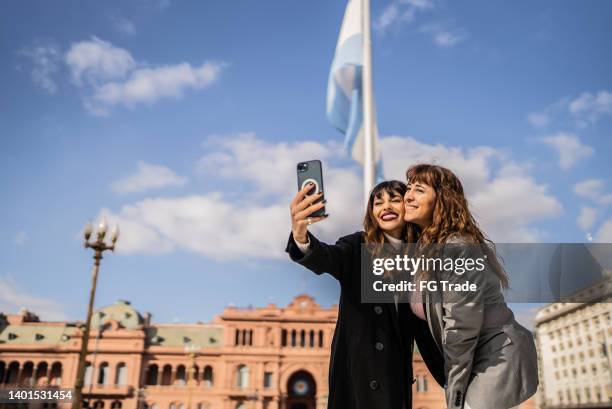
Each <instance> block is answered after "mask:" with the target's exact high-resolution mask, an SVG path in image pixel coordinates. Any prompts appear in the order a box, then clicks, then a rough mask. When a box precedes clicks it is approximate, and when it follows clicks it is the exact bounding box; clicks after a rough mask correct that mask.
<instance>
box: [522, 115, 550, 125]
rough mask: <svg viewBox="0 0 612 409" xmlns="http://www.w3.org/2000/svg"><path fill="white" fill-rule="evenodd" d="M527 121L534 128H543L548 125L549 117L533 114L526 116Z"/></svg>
mask: <svg viewBox="0 0 612 409" xmlns="http://www.w3.org/2000/svg"><path fill="white" fill-rule="evenodd" d="M527 121H528V122H529V123H530V124H531V125H532V126H534V127H536V128H545V127H546V126H547V125H548V124H549V123H550V117H549V115H548V114H546V113H542V112H539V113H538V112H533V113H531V114H528V115H527Z"/></svg>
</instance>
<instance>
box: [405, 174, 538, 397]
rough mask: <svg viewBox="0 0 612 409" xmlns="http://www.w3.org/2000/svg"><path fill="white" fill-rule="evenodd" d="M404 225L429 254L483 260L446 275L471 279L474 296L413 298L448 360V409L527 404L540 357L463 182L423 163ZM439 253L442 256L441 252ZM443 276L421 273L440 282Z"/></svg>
mask: <svg viewBox="0 0 612 409" xmlns="http://www.w3.org/2000/svg"><path fill="white" fill-rule="evenodd" d="M406 179H407V181H408V184H407V190H406V193H405V195H404V204H405V212H404V220H406V222H407V223H408V224H407V229H406V232H407V241H408V242H410V243H416V248H417V252H418V251H419V250H420V251H421V253H420V254H426V253H427V252H428V251H429V252H431V250H432V248H433V247H435V246H437V247H436V251H443V252H444V254H443V255H444V256H445V257H451V258H452V259H454V260H459V259H463V260H467V259H474V260H476V259H478V258H482V257H483V256H484V259H485V260H486V261H485V263H484V266H485V267H484V269H482V270H480V271H479V269H472V270H471V271H470V270H465V271H463V270H462V271H457V269H456V268H455V271H449V272H442V274H443V278H444V280H448V281H449V282H451V283H464V282H466V281H469V282H470V283H474V284H476V286H477V290H476V291H474V292H469V291H465V292H464V291H441V290H440V285H438V288H437V290H433V289H430V288H429V287H425V288H427V289H426V290H425V289H424V291H423V293H422V294H418V293H417V294H416V297H415V294H412V299H411V301H412V303H411V309H412V311H413V312H414V313H415V315H416V316H418V317H419V318H421V319H422V320H423V321H426V322H427V324H428V327H429V328H430V330H431V334H432V336H433V338H434V340H435V343H436V345H437V347H438V348H439V349H440V351H441V352H442V354H443V356H444V375H445V378H446V385H445V394H446V402H447V406H448V408H453V409H461V408H464V409H492V408H495V409H508V408H511V407H514V406H516V405H518V404H519V403H521V402H523V401H525V400H527V399H528V398H529V397H530V396H531V395H533V394H534V393H535V391H536V389H537V386H538V367H537V355H536V349H535V345H534V340H533V336H532V334H531V332H529V331H528V330H527V329H526V328H524V327H522V326H521V325H519V324H518V323H517V322H516V320H515V319H514V314H513V313H512V311H511V310H510V309H509V308H508V306H507V305H506V302H505V300H504V297H503V294H502V288H503V287H508V278H507V276H506V273H505V271H504V270H503V268H502V266H501V265H500V263H499V262H498V261H497V256H496V254H495V247H494V245H492V244H493V243H492V242H491V241H490V240H488V239H487V238H486V237H485V235H484V234H483V233H482V231H481V230H480V228H479V227H478V225H477V223H476V221H475V219H474V217H473V216H472V214H471V213H470V210H469V208H468V203H467V200H466V198H465V196H464V193H463V187H462V185H461V182H460V181H459V179H458V178H457V176H455V174H453V173H452V172H451V171H450V170H448V169H446V168H443V167H441V166H436V165H429V164H419V165H415V166H412V167H410V168H409V169H408V170H407V172H406ZM437 254H438V255H439V253H437ZM441 278H442V275H440V272H436V271H421V272H418V273H417V277H416V280H417V283H418V282H419V281H421V280H423V281H430V280H435V281H437V282H438V284H440V279H441Z"/></svg>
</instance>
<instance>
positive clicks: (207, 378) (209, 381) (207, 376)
mask: <svg viewBox="0 0 612 409" xmlns="http://www.w3.org/2000/svg"><path fill="white" fill-rule="evenodd" d="M214 381H215V380H214V374H213V369H212V366H210V365H206V367H204V386H205V387H207V388H212V386H213V384H214Z"/></svg>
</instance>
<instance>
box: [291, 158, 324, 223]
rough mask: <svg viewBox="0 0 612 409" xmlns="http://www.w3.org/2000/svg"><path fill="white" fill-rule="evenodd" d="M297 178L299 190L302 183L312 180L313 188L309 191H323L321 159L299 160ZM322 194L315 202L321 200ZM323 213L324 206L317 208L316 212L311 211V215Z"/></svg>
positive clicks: (321, 214)
mask: <svg viewBox="0 0 612 409" xmlns="http://www.w3.org/2000/svg"><path fill="white" fill-rule="evenodd" d="M297 180H298V190H301V189H302V188H303V187H304V185H306V183H308V182H313V183H314V184H315V187H314V189H313V190H312V191H311V192H312V193H308V194H314V193H317V192H322V191H323V166H322V165H321V161H320V160H318V159H315V160H309V161H305V162H300V163H298V164H297ZM323 197H324V196H321V198H320V199H318V200H317V201H315V203H319V202H320V201H322V200H323ZM324 214H325V208H322V209H319V210H317V211H316V212H314V213H312V214H311V216H315V217H316V216H323V215H324Z"/></svg>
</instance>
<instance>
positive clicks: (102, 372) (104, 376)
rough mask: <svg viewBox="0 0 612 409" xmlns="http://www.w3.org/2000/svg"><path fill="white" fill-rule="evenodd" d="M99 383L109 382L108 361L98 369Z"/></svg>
mask: <svg viewBox="0 0 612 409" xmlns="http://www.w3.org/2000/svg"><path fill="white" fill-rule="evenodd" d="M97 383H98V385H106V384H108V363H107V362H102V364H101V365H100V368H99V369H98V382H97Z"/></svg>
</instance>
